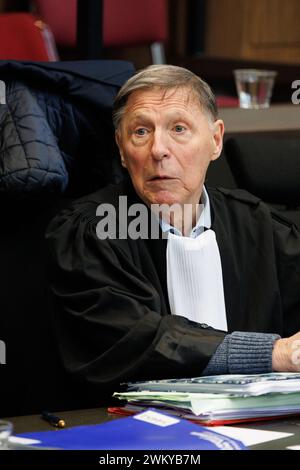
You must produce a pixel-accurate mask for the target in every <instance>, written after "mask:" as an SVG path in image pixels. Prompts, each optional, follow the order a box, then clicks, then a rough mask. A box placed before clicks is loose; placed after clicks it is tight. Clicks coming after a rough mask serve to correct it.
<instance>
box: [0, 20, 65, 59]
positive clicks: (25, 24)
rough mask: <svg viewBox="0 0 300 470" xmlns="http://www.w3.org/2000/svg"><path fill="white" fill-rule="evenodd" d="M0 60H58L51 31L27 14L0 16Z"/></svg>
mask: <svg viewBox="0 0 300 470" xmlns="http://www.w3.org/2000/svg"><path fill="white" fill-rule="evenodd" d="M0 60H32V61H45V62H49V61H55V60H58V55H57V51H56V47H55V43H54V40H53V37H52V33H51V31H50V30H49V28H48V27H47V26H46V25H45V24H44V23H43V22H42V21H41V20H39V19H38V18H36V17H35V16H33V15H31V14H29V13H5V14H1V15H0Z"/></svg>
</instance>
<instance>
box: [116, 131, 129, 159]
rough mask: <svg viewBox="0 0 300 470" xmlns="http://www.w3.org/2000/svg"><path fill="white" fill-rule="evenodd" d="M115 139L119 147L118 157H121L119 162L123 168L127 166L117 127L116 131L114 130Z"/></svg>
mask: <svg viewBox="0 0 300 470" xmlns="http://www.w3.org/2000/svg"><path fill="white" fill-rule="evenodd" d="M115 139H116V143H117V146H118V148H119V153H120V157H121V164H122V166H123V167H124V168H127V167H126V162H125V159H124V152H123V146H122V137H121V133H120V130H119V129H117V130H116V132H115Z"/></svg>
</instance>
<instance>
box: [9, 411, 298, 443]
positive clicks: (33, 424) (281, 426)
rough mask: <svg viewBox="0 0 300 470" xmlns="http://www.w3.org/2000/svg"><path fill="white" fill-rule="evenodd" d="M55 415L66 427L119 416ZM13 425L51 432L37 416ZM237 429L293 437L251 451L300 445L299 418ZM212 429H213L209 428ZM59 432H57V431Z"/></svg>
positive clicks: (92, 413)
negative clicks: (256, 430) (283, 434)
mask: <svg viewBox="0 0 300 470" xmlns="http://www.w3.org/2000/svg"><path fill="white" fill-rule="evenodd" d="M57 415H58V416H59V417H61V418H62V419H64V420H65V422H66V425H67V427H72V426H80V425H84V424H97V423H104V422H106V421H110V420H112V419H119V416H114V415H110V414H108V413H107V411H106V408H95V409H87V410H76V411H64V412H60V413H59V412H58V413H57ZM8 420H9V421H12V423H13V424H14V433H15V434H19V433H20V434H21V433H24V432H31V431H49V430H53V429H55V428H53V427H52V426H51V425H50V424H48V423H47V422H45V421H43V420H42V419H41V418H40V417H39V416H38V415H32V416H18V417H13V418H8ZM239 427H243V428H249V429H262V430H266V431H280V432H287V433H293V434H294V435H293V436H290V437H286V438H283V439H278V440H275V441H270V442H265V443H263V444H257V445H255V446H251V447H250V449H251V450H285V449H286V447H287V446H292V445H300V417H298V418H289V419H283V420H274V421H266V422H256V423H251V424H244V425H239ZM211 429H213V428H211ZM57 432H59V430H57Z"/></svg>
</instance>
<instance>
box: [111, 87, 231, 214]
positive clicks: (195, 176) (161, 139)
mask: <svg viewBox="0 0 300 470" xmlns="http://www.w3.org/2000/svg"><path fill="white" fill-rule="evenodd" d="M223 132H224V125H223V122H222V121H221V120H217V121H215V122H214V123H213V122H212V121H211V120H210V118H209V117H208V116H207V115H206V114H205V113H204V112H203V111H202V109H201V106H200V104H199V100H198V99H197V97H196V96H195V95H194V94H193V93H192V92H191V91H190V90H189V89H187V88H179V89H171V90H167V91H162V90H160V89H155V88H154V89H152V90H139V91H136V92H133V93H132V94H131V95H130V96H129V99H128V101H127V104H126V108H125V113H124V116H123V118H122V120H121V123H120V127H119V129H118V130H117V132H116V140H117V143H118V146H119V150H120V154H121V160H122V165H123V166H124V167H126V168H127V170H128V172H129V174H130V177H131V180H132V183H133V186H134V188H135V190H136V192H137V194H138V195H139V196H140V198H141V199H142V200H143V201H144V202H145V203H146V204H147V205H148V206H149V205H150V204H173V203H179V204H187V203H192V204H195V203H199V200H200V196H201V193H202V186H203V183H204V179H205V174H206V170H207V167H208V165H209V163H210V161H211V160H215V159H216V158H218V157H219V155H220V153H221V150H222V137H223Z"/></svg>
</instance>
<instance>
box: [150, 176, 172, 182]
mask: <svg viewBox="0 0 300 470" xmlns="http://www.w3.org/2000/svg"><path fill="white" fill-rule="evenodd" d="M173 179H175V178H173V177H172V176H168V175H155V176H152V177H151V178H149V181H163V180H173Z"/></svg>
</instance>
